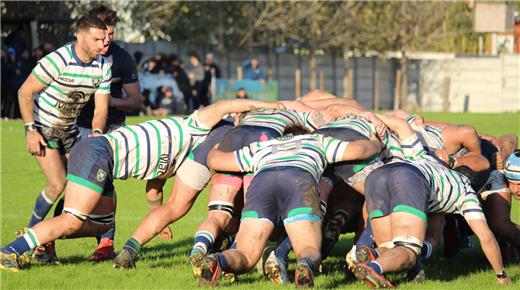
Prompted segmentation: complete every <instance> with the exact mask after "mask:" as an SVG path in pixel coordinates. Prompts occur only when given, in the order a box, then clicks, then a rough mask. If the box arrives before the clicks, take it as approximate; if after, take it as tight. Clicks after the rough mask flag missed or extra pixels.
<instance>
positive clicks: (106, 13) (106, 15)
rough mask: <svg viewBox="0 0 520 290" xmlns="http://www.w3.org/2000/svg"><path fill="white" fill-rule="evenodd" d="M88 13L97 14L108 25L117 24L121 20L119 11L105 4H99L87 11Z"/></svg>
mask: <svg viewBox="0 0 520 290" xmlns="http://www.w3.org/2000/svg"><path fill="white" fill-rule="evenodd" d="M87 14H88V15H92V16H96V17H97V18H99V19H101V21H103V22H105V24H106V25H107V26H115V25H116V24H117V22H119V18H118V17H117V12H116V11H114V10H112V9H111V8H110V7H109V6H107V5H105V4H98V5H96V6H94V7H93V8H92V9H90V10H89V11H88V12H87Z"/></svg>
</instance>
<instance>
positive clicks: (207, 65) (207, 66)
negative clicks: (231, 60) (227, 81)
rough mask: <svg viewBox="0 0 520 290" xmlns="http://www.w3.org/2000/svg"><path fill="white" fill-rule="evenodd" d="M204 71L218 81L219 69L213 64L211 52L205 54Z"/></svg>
mask: <svg viewBox="0 0 520 290" xmlns="http://www.w3.org/2000/svg"><path fill="white" fill-rule="evenodd" d="M204 71H205V72H206V73H210V75H214V76H215V78H217V79H220V76H221V74H220V73H221V72H220V67H219V66H218V65H217V64H216V63H215V56H214V55H213V53H212V52H209V53H207V54H206V59H205V60H204ZM212 72H213V73H212Z"/></svg>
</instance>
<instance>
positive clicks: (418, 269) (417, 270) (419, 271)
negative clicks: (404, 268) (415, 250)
mask: <svg viewBox="0 0 520 290" xmlns="http://www.w3.org/2000/svg"><path fill="white" fill-rule="evenodd" d="M422 261H423V258H422V257H421V256H419V257H417V261H416V262H415V265H414V266H413V267H412V268H411V269H409V270H408V273H407V274H406V279H407V280H408V281H409V282H415V283H418V284H420V283H423V282H424V281H426V272H425V271H424V268H423V262H422Z"/></svg>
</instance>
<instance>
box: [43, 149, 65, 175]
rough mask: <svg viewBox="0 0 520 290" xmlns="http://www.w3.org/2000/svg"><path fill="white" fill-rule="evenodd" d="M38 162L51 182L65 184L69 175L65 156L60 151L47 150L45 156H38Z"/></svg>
mask: <svg viewBox="0 0 520 290" xmlns="http://www.w3.org/2000/svg"><path fill="white" fill-rule="evenodd" d="M36 160H37V161H38V165H39V166H40V168H41V169H42V171H43V173H44V174H45V177H47V180H48V181H49V182H52V181H60V182H63V183H64V182H65V176H66V173H67V169H66V162H65V156H64V155H63V154H61V153H60V151H59V150H57V149H51V148H45V155H44V156H36Z"/></svg>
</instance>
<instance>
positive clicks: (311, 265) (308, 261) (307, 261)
mask: <svg viewBox="0 0 520 290" xmlns="http://www.w3.org/2000/svg"><path fill="white" fill-rule="evenodd" d="M296 264H305V265H307V267H309V269H311V271H312V272H314V262H313V261H312V259H311V258H309V257H303V258H300V259H298V260H297V261H296ZM313 274H314V273H313Z"/></svg>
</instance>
